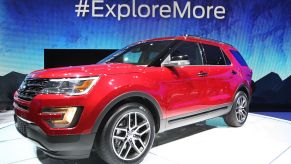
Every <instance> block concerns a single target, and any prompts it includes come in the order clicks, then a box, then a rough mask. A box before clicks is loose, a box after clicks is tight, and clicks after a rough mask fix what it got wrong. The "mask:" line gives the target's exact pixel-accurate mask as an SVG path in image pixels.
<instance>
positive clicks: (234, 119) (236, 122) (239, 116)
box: [224, 91, 249, 127]
mask: <svg viewBox="0 0 291 164" xmlns="http://www.w3.org/2000/svg"><path fill="white" fill-rule="evenodd" d="M248 113H249V98H248V96H247V95H246V94H245V93H244V92H242V91H239V92H238V93H237V94H236V96H235V99H234V102H233V105H232V109H231V111H230V112H229V113H228V114H227V115H225V116H224V121H225V123H226V124H227V125H228V126H232V127H240V126H242V125H243V124H244V123H245V122H246V120H247V117H248Z"/></svg>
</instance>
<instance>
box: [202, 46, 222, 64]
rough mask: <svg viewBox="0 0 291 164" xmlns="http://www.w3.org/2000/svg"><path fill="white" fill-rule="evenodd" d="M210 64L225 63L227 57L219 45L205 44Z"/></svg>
mask: <svg viewBox="0 0 291 164" xmlns="http://www.w3.org/2000/svg"><path fill="white" fill-rule="evenodd" d="M203 49H204V52H205V54H206V61H207V64H208V65H225V59H224V57H223V54H222V52H221V50H220V48H219V47H217V46H212V45H207V44H203Z"/></svg>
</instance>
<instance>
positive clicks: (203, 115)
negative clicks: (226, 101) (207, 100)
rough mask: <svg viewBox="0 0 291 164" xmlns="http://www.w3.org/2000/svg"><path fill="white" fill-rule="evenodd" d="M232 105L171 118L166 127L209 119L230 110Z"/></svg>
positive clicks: (172, 127) (176, 126)
mask: <svg viewBox="0 0 291 164" xmlns="http://www.w3.org/2000/svg"><path fill="white" fill-rule="evenodd" d="M231 106H232V105H227V106H222V107H218V108H215V109H210V110H206V111H202V112H195V113H192V114H188V115H184V116H178V117H174V118H169V119H168V121H167V125H166V129H167V130H169V129H174V128H178V127H182V126H186V125H190V124H194V123H197V122H200V121H205V120H207V119H211V118H215V117H219V116H222V115H225V114H227V113H228V112H230V110H231Z"/></svg>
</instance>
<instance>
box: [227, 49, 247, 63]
mask: <svg viewBox="0 0 291 164" xmlns="http://www.w3.org/2000/svg"><path fill="white" fill-rule="evenodd" d="M230 52H231V54H232V55H233V56H234V57H235V59H236V60H237V61H238V62H239V64H240V65H241V66H248V64H247V62H246V61H245V59H244V58H243V57H242V56H241V54H240V53H239V52H238V51H235V50H230Z"/></svg>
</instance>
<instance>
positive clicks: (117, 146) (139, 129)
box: [97, 103, 155, 164]
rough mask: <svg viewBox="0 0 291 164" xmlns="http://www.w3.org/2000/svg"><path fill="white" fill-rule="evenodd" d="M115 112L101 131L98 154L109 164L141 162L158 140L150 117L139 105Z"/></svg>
mask: <svg viewBox="0 0 291 164" xmlns="http://www.w3.org/2000/svg"><path fill="white" fill-rule="evenodd" d="M114 111H115V112H114V113H113V114H112V116H111V117H110V118H109V119H108V121H107V122H106V124H105V126H104V128H103V130H102V131H101V136H100V138H99V141H98V142H97V153H98V154H99V156H100V157H101V158H102V159H103V160H104V161H105V162H107V163H109V164H129V163H140V162H142V161H143V159H144V157H145V156H146V154H147V153H148V152H149V150H150V148H151V147H152V145H153V141H154V137H155V124H154V120H153V117H152V115H151V113H150V112H149V111H148V109H147V108H146V107H145V106H143V105H141V104H139V103H126V104H124V105H121V106H119V107H118V108H117V109H115V110H114ZM129 118H130V121H128V120H129ZM128 122H130V124H128ZM113 136H114V137H113Z"/></svg>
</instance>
